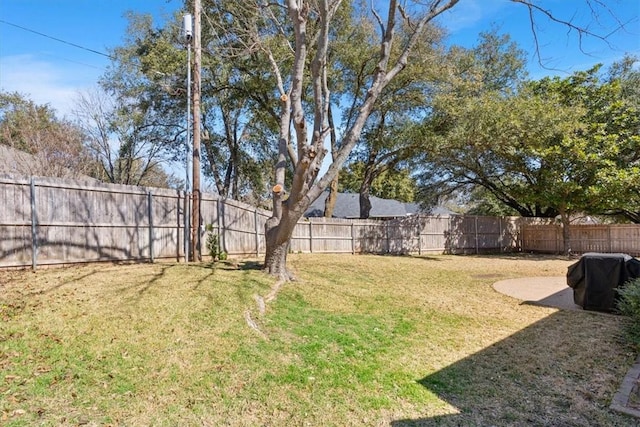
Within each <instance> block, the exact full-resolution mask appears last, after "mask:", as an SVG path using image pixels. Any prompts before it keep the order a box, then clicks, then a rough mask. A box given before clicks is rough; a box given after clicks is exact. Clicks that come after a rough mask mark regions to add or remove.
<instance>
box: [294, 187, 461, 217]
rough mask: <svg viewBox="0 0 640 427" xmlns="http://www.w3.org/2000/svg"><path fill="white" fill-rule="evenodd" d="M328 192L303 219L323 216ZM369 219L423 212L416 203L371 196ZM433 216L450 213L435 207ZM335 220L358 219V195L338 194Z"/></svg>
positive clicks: (315, 202) (334, 211)
mask: <svg viewBox="0 0 640 427" xmlns="http://www.w3.org/2000/svg"><path fill="white" fill-rule="evenodd" d="M328 195H329V192H327V191H325V192H324V193H323V194H322V195H321V196H320V197H319V198H318V199H316V200H315V201H314V202H313V203H312V204H311V206H309V209H307V211H306V212H305V214H304V216H305V217H321V216H323V215H324V203H325V200H326V199H327V196H328ZM370 201H371V212H370V214H369V217H370V218H398V217H405V216H407V215H413V214H417V213H421V212H423V210H422V209H421V208H420V205H418V204H417V203H403V202H399V201H397V200H391V199H381V198H380V197H375V196H372V197H370ZM430 213H431V214H433V215H449V214H452V212H451V211H449V210H448V209H445V208H442V207H439V206H438V207H435V208H434V209H432V210H431V211H430ZM333 216H334V217H335V218H360V195H359V194H356V193H338V198H337V200H336V205H335V208H334V210H333Z"/></svg>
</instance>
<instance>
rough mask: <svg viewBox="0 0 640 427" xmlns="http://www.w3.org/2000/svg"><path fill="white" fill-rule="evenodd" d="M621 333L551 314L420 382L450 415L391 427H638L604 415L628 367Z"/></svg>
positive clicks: (587, 317) (589, 320) (605, 324)
mask: <svg viewBox="0 0 640 427" xmlns="http://www.w3.org/2000/svg"><path fill="white" fill-rule="evenodd" d="M618 326H619V323H618V321H617V320H616V319H615V318H614V317H610V318H603V317H602V316H594V315H593V314H592V313H588V312H575V311H560V312H556V313H554V314H552V315H550V316H549V317H546V318H544V319H543V320H540V321H538V322H536V323H535V324H533V325H531V326H529V327H527V328H525V329H523V330H521V331H519V332H517V333H516V334H514V335H511V336H509V337H508V338H506V339H504V340H502V341H499V342H497V343H495V344H493V345H491V346H489V347H487V348H485V349H483V350H481V351H479V352H477V353H475V354H473V355H471V356H469V357H466V358H464V359H462V360H460V361H458V362H455V363H453V364H452V365H449V366H447V367H446V368H444V369H441V370H440V371H437V372H435V373H433V374H431V375H428V376H426V377H424V378H422V379H420V380H419V381H418V383H419V384H421V385H422V386H423V387H425V388H427V389H428V390H429V391H431V392H432V393H434V394H435V395H437V396H438V397H439V398H440V399H441V400H443V401H446V402H447V403H449V404H450V405H452V406H453V407H454V408H455V410H452V411H451V412H453V413H451V414H447V415H438V416H433V417H424V418H416V419H402V420H396V421H393V422H392V423H391V425H392V426H394V427H407V426H525V425H532V426H587V425H610V426H623V425H624V426H627V425H638V424H634V422H636V421H637V420H634V419H632V418H629V417H627V416H625V415H621V414H616V413H612V412H611V411H609V410H608V406H609V404H610V401H611V399H612V398H613V395H614V394H615V392H616V391H617V388H618V386H619V385H620V382H621V380H622V378H623V377H624V375H625V373H626V370H627V369H628V368H629V366H631V363H632V362H633V361H632V359H631V357H630V354H629V349H628V348H627V347H625V346H624V345H623V344H622V343H620V342H619V338H617V337H616V336H615V335H616V334H617V333H618V329H619V328H618Z"/></svg>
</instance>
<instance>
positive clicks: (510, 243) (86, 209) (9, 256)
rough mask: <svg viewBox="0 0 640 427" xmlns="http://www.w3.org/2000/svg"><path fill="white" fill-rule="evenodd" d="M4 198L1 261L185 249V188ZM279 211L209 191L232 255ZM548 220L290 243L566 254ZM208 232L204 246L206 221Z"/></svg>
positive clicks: (78, 184) (55, 191)
mask: <svg viewBox="0 0 640 427" xmlns="http://www.w3.org/2000/svg"><path fill="white" fill-rule="evenodd" d="M0 197H1V198H2V200H3V204H1V205H0V267H29V266H31V267H32V268H34V269H35V268H36V267H37V266H38V265H50V264H71V263H79V262H93V261H125V260H148V261H153V260H155V259H163V258H164V259H176V260H180V259H181V258H183V257H184V249H185V247H184V224H185V223H184V219H185V218H184V212H185V211H186V212H188V211H189V209H188V206H189V205H188V203H189V200H188V194H185V193H184V192H182V191H176V190H168V189H158V188H144V187H133V186H125V185H113V184H102V183H96V182H93V181H92V182H83V181H75V180H66V179H57V178H39V177H38V178H36V177H15V176H0ZM270 215H271V213H270V212H268V211H266V210H262V209H258V208H255V207H252V206H249V205H247V204H244V203H241V202H238V201H234V200H228V199H220V198H219V197H217V196H215V195H211V194H203V195H202V197H201V217H202V220H203V225H205V224H206V225H210V226H211V227H209V228H210V229H212V230H213V232H214V233H216V234H217V235H218V236H219V239H220V244H221V246H222V249H223V250H225V251H226V252H227V253H229V255H232V256H260V255H261V254H264V252H265V248H266V244H265V237H264V226H265V222H266V220H267V219H268V218H269V217H270ZM542 222H543V220H540V219H526V218H516V217H503V218H496V217H480V216H477V217H476V216H423V215H420V216H411V217H407V218H402V219H396V220H388V221H380V220H346V219H335V218H310V219H304V220H302V221H300V222H299V223H298V225H297V226H296V228H295V230H294V233H293V237H292V240H291V247H290V248H291V250H292V251H293V252H310V253H322V252H331V253H394V254H406V253H416V254H423V253H443V252H445V253H483V252H497V251H538V252H560V251H561V250H562V239H561V230H560V229H559V228H558V227H557V226H554V225H541V223H542ZM572 230H574V228H573V227H572ZM201 232H202V235H201V240H202V242H203V244H204V242H205V241H206V233H205V231H204V227H202V231H201ZM639 245H640V226H638V225H626V226H625V225H617V226H576V227H575V231H574V239H573V240H572V248H573V250H574V252H588V251H598V252H625V253H630V254H633V255H639V254H640V247H639ZM203 253H206V250H205V249H204V248H203Z"/></svg>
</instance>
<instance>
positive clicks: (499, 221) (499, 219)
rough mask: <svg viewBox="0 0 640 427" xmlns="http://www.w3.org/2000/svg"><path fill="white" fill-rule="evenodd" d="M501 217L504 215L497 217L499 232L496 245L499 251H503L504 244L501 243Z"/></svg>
mask: <svg viewBox="0 0 640 427" xmlns="http://www.w3.org/2000/svg"><path fill="white" fill-rule="evenodd" d="M502 218H504V217H499V218H498V232H499V233H500V234H498V246H500V252H504V251H503V247H504V245H503V243H502V242H503V238H502Z"/></svg>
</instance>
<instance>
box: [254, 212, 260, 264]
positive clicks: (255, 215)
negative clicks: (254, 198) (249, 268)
mask: <svg viewBox="0 0 640 427" xmlns="http://www.w3.org/2000/svg"><path fill="white" fill-rule="evenodd" d="M253 224H254V228H255V233H256V258H257V257H259V256H260V234H258V233H259V231H260V230H259V229H258V208H254V209H253Z"/></svg>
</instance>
